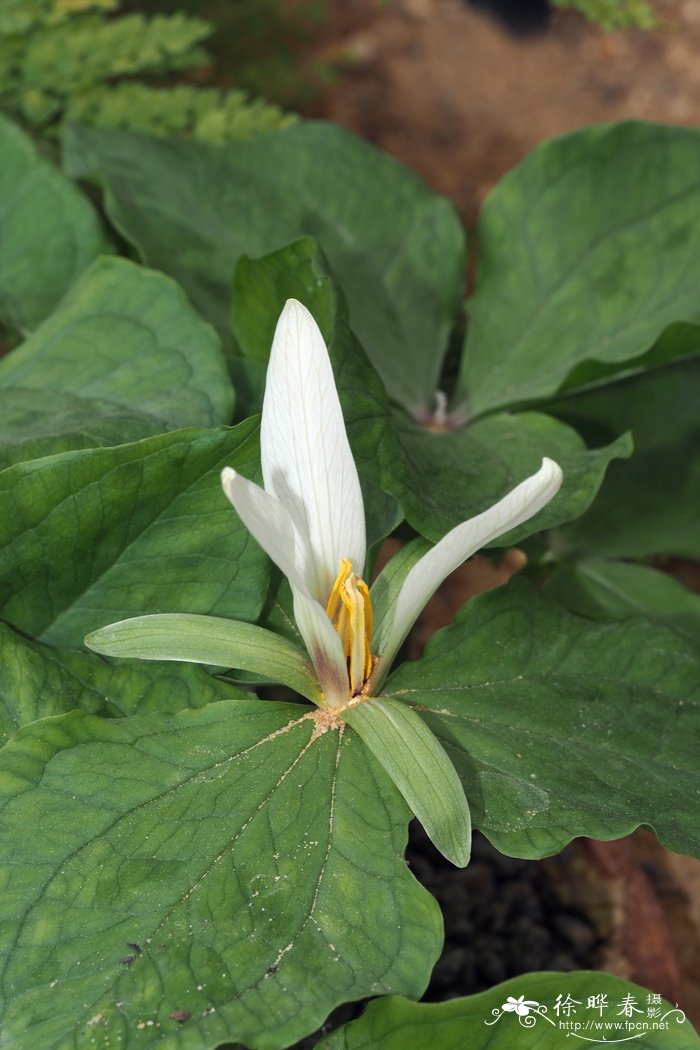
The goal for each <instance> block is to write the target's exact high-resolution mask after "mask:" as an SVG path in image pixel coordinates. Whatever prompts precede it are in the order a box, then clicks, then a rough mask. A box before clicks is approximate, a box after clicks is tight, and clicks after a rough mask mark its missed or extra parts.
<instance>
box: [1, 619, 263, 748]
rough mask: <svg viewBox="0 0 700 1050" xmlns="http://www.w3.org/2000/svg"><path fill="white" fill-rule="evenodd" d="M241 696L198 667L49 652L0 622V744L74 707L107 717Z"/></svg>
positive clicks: (69, 652)
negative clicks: (18, 732) (109, 660)
mask: <svg viewBox="0 0 700 1050" xmlns="http://www.w3.org/2000/svg"><path fill="white" fill-rule="evenodd" d="M244 696H245V694H243V693H241V692H240V691H239V690H237V689H235V688H234V687H233V686H231V685H229V683H228V682H222V681H219V679H217V678H212V677H211V675H208V674H207V673H206V671H204V670H202V668H200V667H190V666H185V665H183V666H178V667H174V666H173V665H172V664H164V663H149V664H147V663H134V662H132V661H129V662H128V663H127V662H121V661H112V662H109V663H108V662H107V661H106V660H101V659H100V658H99V657H97V656H93V655H92V654H91V653H76V652H71V651H67V650H60V649H52V648H50V647H49V646H47V645H42V644H41V643H40V642H32V641H29V640H28V639H27V638H23V637H22V636H21V635H19V634H17V633H16V632H15V631H13V630H12V629H11V628H10V627H7V626H5V624H0V744H4V743H5V742H6V740H7V739H8V738H9V737H10V736H12V735H13V733H15V732H16V730H17V729H19V728H20V727H21V726H24V725H28V723H29V722H35V721H36V720H37V719H39V718H49V717H50V716H52V715H60V714H65V713H66V712H68V711H72V710H74V709H76V708H78V709H80V710H82V711H87V712H90V713H92V714H101V715H107V716H115V717H116V716H119V715H132V714H137V713H139V714H143V713H145V712H151V711H153V712H159V713H166V712H171V711H180V710H182V709H183V708H184V707H204V706H205V705H206V704H210V703H213V702H214V701H215V700H240V699H243V698H244Z"/></svg>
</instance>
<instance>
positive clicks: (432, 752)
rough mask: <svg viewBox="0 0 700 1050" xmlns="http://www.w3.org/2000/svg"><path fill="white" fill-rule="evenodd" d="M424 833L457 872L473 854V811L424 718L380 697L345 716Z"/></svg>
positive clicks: (357, 706) (349, 708) (350, 710)
mask: <svg viewBox="0 0 700 1050" xmlns="http://www.w3.org/2000/svg"><path fill="white" fill-rule="evenodd" d="M342 717H343V719H344V720H345V721H346V722H347V723H348V725H350V726H352V728H353V729H354V730H355V732H356V733H357V734H358V735H359V736H360V737H361V738H362V740H363V742H364V743H365V744H366V746H367V747H368V748H369V750H370V751H371V753H372V754H373V755H374V757H375V758H376V759H377V761H378V762H379V764H380V765H381V766H382V768H383V769H384V770H385V771H386V772H387V773H388V774H389V776H390V777H391V779H392V780H393V782H394V783H395V784H396V787H397V788H398V789H399V791H400V792H401V794H402V795H403V797H404V799H405V801H406V804H407V805H408V806H409V808H410V809H411V811H412V812H413V813H414V814H415V816H416V817H417V818H418V820H419V821H420V822H421V824H422V825H423V827H424V828H425V830H426V832H427V834H428V837H429V838H430V839H431V841H432V842H433V843H434V844H435V846H436V847H437V848H438V849H439V850H440V852H441V853H442V854H443V855H444V856H445V857H447V859H448V860H449V861H451V862H452V863H453V864H456V865H457V867H458V868H465V867H466V866H467V864H468V863H469V856H470V854H471V844H472V842H471V839H472V828H471V820H470V817H469V806H468V804H467V800H466V798H465V797H464V788H463V787H462V785H461V783H460V780H459V777H458V776H457V773H456V772H455V768H454V766H453V765H452V763H451V762H450V760H449V758H448V757H447V755H446V754H445V751H444V748H443V747H442V746H441V745H440V744H439V743H438V741H437V740H436V739H435V737H434V736H433V734H432V733H431V732H430V730H429V729H428V727H427V726H426V724H425V722H424V721H423V719H422V718H421V717H420V715H417V714H416V713H415V711H413V710H412V709H411V708H410V707H408V706H407V705H406V704H402V703H399V702H397V701H395V700H386V699H384V698H383V697H377V698H376V699H373V700H366V701H364V702H363V703H361V704H357V705H356V706H355V707H347V708H345V709H344V710H343V715H342Z"/></svg>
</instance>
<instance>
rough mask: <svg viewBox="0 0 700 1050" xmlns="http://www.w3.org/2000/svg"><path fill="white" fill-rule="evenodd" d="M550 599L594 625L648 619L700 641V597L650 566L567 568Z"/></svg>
mask: <svg viewBox="0 0 700 1050" xmlns="http://www.w3.org/2000/svg"><path fill="white" fill-rule="evenodd" d="M546 593H547V595H548V597H550V598H554V599H555V600H556V601H558V602H560V603H561V604H562V605H564V606H565V607H566V608H567V609H571V611H572V612H575V613H578V614H579V615H581V616H588V617H590V618H591V619H595V620H622V619H629V618H630V617H632V616H647V617H648V618H649V619H650V620H655V621H656V622H657V623H664V624H667V625H668V626H669V627H670V628H671V630H673V631H677V632H678V633H680V634H683V635H686V636H687V637H689V638H690V639H692V640H693V641H694V642H695V643H696V644H698V643H699V642H700V596H698V595H696V594H691V593H690V591H688V590H686V588H685V587H683V586H682V584H680V583H679V582H678V580H674V578H673V577H672V576H669V575H668V574H667V573H665V572H659V571H658V570H657V569H651V568H649V567H648V566H646V565H634V564H630V563H629V562H622V561H609V560H607V559H606V558H585V559H583V560H582V561H578V562H575V563H574V564H573V565H563V566H562V567H561V568H560V569H558V570H557V571H556V572H555V573H554V575H553V576H551V577H550V578H549V580H548V581H547V585H546Z"/></svg>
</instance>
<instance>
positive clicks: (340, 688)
mask: <svg viewBox="0 0 700 1050" xmlns="http://www.w3.org/2000/svg"><path fill="white" fill-rule="evenodd" d="M292 593H293V595H294V619H295V620H296V625H297V627H298V628H299V632H300V634H301V636H302V638H303V639H304V644H305V645H306V648H307V650H308V653H309V656H310V657H311V659H312V661H313V665H314V667H315V668H316V674H317V675H318V681H319V684H320V686H321V691H322V693H323V696H324V699H325V700H326V703H328V705H329V706H330V707H342V706H343V704H345V703H347V701H348V697H349V681H348V667H347V663H346V661H345V655H344V653H343V646H342V644H341V641H340V638H339V636H338V634H337V633H336V630H335V628H334V627H333V624H332V623H331V621H330V620H329V619H328V617H327V615H326V610H325V609H324V608H323V606H322V605H320V604H319V603H318V602H317V601H315V600H314V599H313V598H309V597H307V596H306V595H305V594H304V593H303V592H302V591H300V590H298V589H297V588H296V587H294V586H293V587H292Z"/></svg>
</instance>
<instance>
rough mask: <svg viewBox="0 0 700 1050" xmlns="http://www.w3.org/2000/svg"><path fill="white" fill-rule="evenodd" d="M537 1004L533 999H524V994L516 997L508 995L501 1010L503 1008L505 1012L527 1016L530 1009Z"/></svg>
mask: <svg viewBox="0 0 700 1050" xmlns="http://www.w3.org/2000/svg"><path fill="white" fill-rule="evenodd" d="M539 1005H540V1004H539V1003H538V1002H535V1000H534V999H526V998H525V996H524V995H521V996H519V997H518V998H517V999H514V998H513V996H512V995H509V996H508V999H507V1000H506V1002H505V1003H504V1004H503V1006H502V1007H501V1010H505V1011H506V1013H511V1014H517V1015H518V1017H527V1015H528V1014H529V1013H530V1010H532V1009H534V1008H535V1007H536V1006H539Z"/></svg>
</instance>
